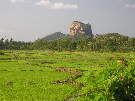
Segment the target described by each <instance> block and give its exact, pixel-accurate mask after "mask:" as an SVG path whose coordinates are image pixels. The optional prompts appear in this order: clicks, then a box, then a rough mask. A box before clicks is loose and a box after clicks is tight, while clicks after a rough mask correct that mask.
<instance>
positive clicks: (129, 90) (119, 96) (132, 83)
mask: <svg viewBox="0 0 135 101" xmlns="http://www.w3.org/2000/svg"><path fill="white" fill-rule="evenodd" d="M109 92H110V94H111V95H112V96H113V98H114V99H115V100H116V101H134V99H135V80H134V78H133V77H132V76H129V75H125V76H119V77H117V78H116V79H115V80H114V81H113V82H112V83H111V85H110V87H109Z"/></svg>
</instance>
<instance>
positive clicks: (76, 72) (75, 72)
mask: <svg viewBox="0 0 135 101" xmlns="http://www.w3.org/2000/svg"><path fill="white" fill-rule="evenodd" d="M55 70H56V71H58V72H67V73H70V74H73V75H79V74H80V73H81V71H79V70H77V69H65V68H64V67H60V68H56V69H55Z"/></svg>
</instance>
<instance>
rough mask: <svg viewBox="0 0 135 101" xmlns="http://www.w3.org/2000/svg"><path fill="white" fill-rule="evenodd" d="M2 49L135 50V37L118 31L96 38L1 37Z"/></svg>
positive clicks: (0, 45) (0, 44) (0, 47)
mask: <svg viewBox="0 0 135 101" xmlns="http://www.w3.org/2000/svg"><path fill="white" fill-rule="evenodd" d="M0 49H9V50H10V49H11V50H56V51H100V52H104V51H107V52H108V51H111V52H128V51H135V38H130V37H128V36H124V35H120V34H118V33H108V34H103V35H96V36H95V37H94V38H78V39H69V38H62V39H58V40H41V39H38V40H36V41H34V42H22V41H13V39H10V40H8V39H6V40H4V39H3V38H2V39H0Z"/></svg>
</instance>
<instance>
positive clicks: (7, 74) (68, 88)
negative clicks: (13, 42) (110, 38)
mask: <svg viewBox="0 0 135 101" xmlns="http://www.w3.org/2000/svg"><path fill="white" fill-rule="evenodd" d="M2 52H3V53H4V54H3V55H0V101H63V100H65V101H109V100H118V99H117V95H116V94H117V89H116V91H115V87H116V85H115V82H116V81H120V78H121V77H122V80H123V81H124V80H125V78H126V77H127V75H128V77H127V79H126V80H128V78H130V79H132V81H134V78H133V77H134V76H135V54H134V53H98V52H56V51H36V50H35V51H2ZM121 57H122V58H124V59H126V61H127V65H128V66H124V65H123V64H121V63H118V59H119V58H121ZM58 68H62V69H61V70H59V71H58ZM63 68H64V69H63ZM65 69H67V70H68V71H66V70H65ZM75 70H77V71H80V72H79V74H77V73H76V71H75ZM131 72H132V73H131ZM123 81H120V82H123ZM116 83H117V82H116ZM134 83H135V82H133V85H131V87H132V89H133V92H134V91H135V88H134V87H135V86H134ZM80 84H83V86H82V85H80ZM122 84H123V83H122ZM122 84H121V85H120V86H122ZM117 85H119V83H118V84H117ZM123 86H125V85H123ZM116 88H119V87H116ZM123 88H124V87H123ZM111 89H112V90H111ZM129 89H131V88H130V87H129ZM127 90H128V89H127ZM127 90H126V92H128V91H127ZM118 95H120V94H119V91H118ZM129 95H131V97H134V98H135V95H134V93H132V94H129ZM132 95H133V96H132ZM125 99H126V98H125ZM118 101H123V100H118ZM124 101H127V100H124ZM131 101H132V99H131Z"/></svg>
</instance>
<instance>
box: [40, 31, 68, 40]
mask: <svg viewBox="0 0 135 101" xmlns="http://www.w3.org/2000/svg"><path fill="white" fill-rule="evenodd" d="M65 36H66V35H65V34H63V33H61V32H55V33H53V34H51V35H48V36H46V37H44V38H42V40H57V39H61V38H64V37H65Z"/></svg>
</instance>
